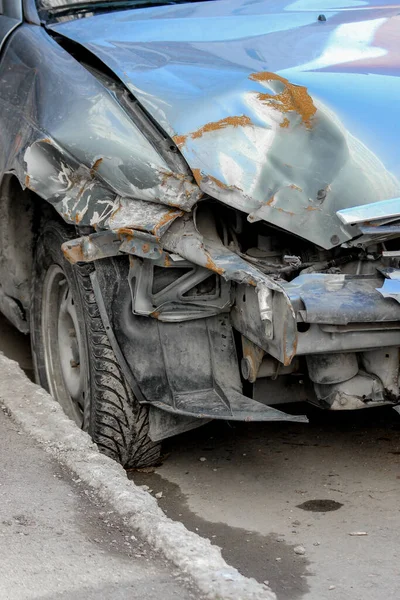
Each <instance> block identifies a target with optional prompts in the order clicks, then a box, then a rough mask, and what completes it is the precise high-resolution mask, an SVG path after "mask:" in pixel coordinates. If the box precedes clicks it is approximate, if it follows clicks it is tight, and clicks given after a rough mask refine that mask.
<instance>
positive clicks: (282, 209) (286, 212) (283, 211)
mask: <svg viewBox="0 0 400 600" xmlns="http://www.w3.org/2000/svg"><path fill="white" fill-rule="evenodd" d="M272 208H275V210H279V212H281V213H285V214H286V215H289V216H291V217H294V214H295V213H294V212H290V210H285V209H284V208H280V207H279V206H273V207H272Z"/></svg>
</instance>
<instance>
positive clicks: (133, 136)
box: [0, 25, 202, 237]
mask: <svg viewBox="0 0 400 600" xmlns="http://www.w3.org/2000/svg"><path fill="white" fill-rule="evenodd" d="M38 65H40V68H39V69H38V68H37V66H38ZM0 80H1V86H0V102H1V105H2V111H1V113H0V131H1V133H0V141H1V142H2V153H1V158H0V175H1V174H3V173H6V172H14V173H16V175H17V177H18V178H19V180H20V183H21V185H22V186H23V187H27V188H29V189H31V190H33V191H34V192H35V193H37V194H38V195H39V196H41V197H42V198H43V199H45V200H47V201H49V202H50V203H51V204H52V205H53V206H54V207H55V208H56V210H57V211H58V212H59V213H60V215H61V216H62V217H63V218H64V219H65V220H66V221H67V222H70V223H75V224H79V225H82V226H89V225H90V226H94V227H96V228H98V229H102V228H105V229H107V228H114V229H118V228H120V227H123V226H125V227H132V228H134V227H135V226H136V225H137V226H138V228H139V229H141V230H143V231H148V232H149V233H151V234H152V235H155V236H156V237H159V236H160V235H162V233H163V232H164V231H165V230H166V229H167V227H168V226H169V224H170V223H171V222H172V221H173V220H174V218H176V216H179V215H180V214H182V210H187V211H190V210H191V208H192V206H193V205H194V203H195V202H197V200H198V199H199V198H200V197H201V195H202V192H201V191H200V190H199V188H198V186H197V185H196V183H195V181H194V179H193V177H192V175H191V174H190V171H188V172H175V171H173V170H171V167H170V166H169V164H167V162H166V160H164V158H163V157H161V156H160V154H159V153H158V152H157V150H156V149H155V148H154V147H153V146H152V144H151V143H150V142H149V141H148V140H147V139H146V137H145V136H144V134H143V133H142V132H141V130H140V129H139V127H138V126H137V125H136V124H135V123H134V120H133V118H131V116H130V115H128V114H127V111H126V109H124V108H123V107H122V106H121V105H120V103H119V102H118V100H117V99H116V97H115V96H114V95H112V94H111V93H110V92H109V91H108V90H107V89H106V88H105V87H104V86H103V85H102V84H101V83H100V82H99V81H98V80H97V79H96V78H95V77H94V76H93V75H92V74H91V73H90V72H89V71H87V70H86V69H85V68H84V67H82V66H81V65H80V64H79V63H78V62H77V61H76V60H75V59H74V58H73V57H72V56H70V55H69V54H68V53H67V52H65V50H63V49H62V48H61V47H60V46H59V45H58V44H57V43H56V42H55V41H54V40H53V39H52V38H51V37H50V36H49V35H48V34H47V33H46V32H45V31H44V29H43V28H40V27H36V26H29V25H23V26H21V27H20V28H19V29H18V30H17V31H16V32H15V33H14V35H13V36H12V38H11V40H10V43H9V46H8V49H7V53H6V54H5V55H4V58H3V60H2V63H1V64H0ZM131 202H132V204H130V203H131ZM146 204H149V207H148V208H146V206H145V205H146ZM157 204H158V206H159V210H158V209H157V207H156V205H157ZM175 205H178V208H177V209H175V208H174V207H175ZM109 219H111V221H110V222H109V221H108V220H109Z"/></svg>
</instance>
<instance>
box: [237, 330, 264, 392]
mask: <svg viewBox="0 0 400 600" xmlns="http://www.w3.org/2000/svg"><path fill="white" fill-rule="evenodd" d="M242 349H243V356H244V358H247V359H248V364H249V367H250V373H249V377H248V380H249V381H250V383H254V382H255V381H256V379H257V373H258V370H259V368H260V365H261V362H262V359H263V358H264V355H265V350H263V349H262V348H260V347H259V346H256V344H254V343H253V342H251V341H250V340H249V339H247V338H246V337H245V336H243V335H242Z"/></svg>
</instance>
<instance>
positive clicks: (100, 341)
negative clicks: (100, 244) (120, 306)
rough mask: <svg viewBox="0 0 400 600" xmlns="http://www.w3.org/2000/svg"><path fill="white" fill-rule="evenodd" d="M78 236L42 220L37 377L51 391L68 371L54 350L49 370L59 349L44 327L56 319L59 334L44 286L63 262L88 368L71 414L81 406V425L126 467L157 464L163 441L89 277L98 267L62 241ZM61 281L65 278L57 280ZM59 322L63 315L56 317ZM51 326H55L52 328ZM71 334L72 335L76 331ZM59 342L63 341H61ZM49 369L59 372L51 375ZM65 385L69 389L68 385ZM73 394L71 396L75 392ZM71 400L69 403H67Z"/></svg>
mask: <svg viewBox="0 0 400 600" xmlns="http://www.w3.org/2000/svg"><path fill="white" fill-rule="evenodd" d="M73 237H76V236H75V235H74V232H73V230H69V229H68V228H67V227H66V226H64V225H63V224H62V223H59V222H56V221H52V220H48V221H46V222H45V223H44V224H43V226H42V229H41V232H40V235H39V237H38V240H37V243H36V248H35V256H34V263H33V277H32V302H31V313H30V320H31V340H32V354H33V362H34V369H35V376H36V380H37V383H39V385H41V386H42V387H44V388H45V389H47V390H48V391H51V390H52V387H53V390H54V389H57V390H58V387H57V385H61V386H63V385H64V387H65V378H64V377H63V371H62V370H61V369H60V368H58V367H57V365H58V364H61V362H60V360H61V359H57V356H54V359H53V356H52V357H51V359H50V364H51V371H49V367H48V365H49V362H48V359H46V356H47V357H48V356H49V354H50V355H51V354H52V353H53V354H54V353H55V354H57V349H55V350H54V349H53V346H54V344H53V346H52V349H51V350H49V349H48V346H49V344H51V342H48V341H46V340H48V339H50V336H46V333H45V332H46V331H47V329H46V326H47V325H48V323H54V329H56V331H54V332H53V331H52V332H51V336H53V334H54V336H56V335H57V336H59V330H58V328H57V327H58V325H57V324H56V321H48V317H47V315H48V314H53V313H52V312H51V311H52V310H53V309H52V306H51V304H52V302H51V300H50V301H49V300H48V299H49V294H48V293H47V294H46V290H45V289H44V286H45V285H47V284H46V283H45V282H46V281H47V279H46V274H48V273H49V272H50V271H49V270H50V269H52V270H53V271H54V270H55V269H56V270H58V271H59V269H58V267H60V268H61V270H62V274H63V275H62V276H65V280H66V282H64V284H65V285H68V286H69V287H68V292H67V295H68V294H71V296H72V299H71V300H70V301H71V303H72V304H73V306H74V314H76V317H77V320H78V323H79V334H78V336H79V363H78V364H79V369H82V373H83V374H82V378H81V379H80V381H81V382H82V383H81V388H82V401H81V402H80V403H79V405H78V404H76V407H75V408H72V409H71V410H74V411H75V412H74V414H73V415H72V414H70V415H69V416H73V418H75V420H77V417H76V414H77V413H78V412H79V411H81V415H82V416H81V422H80V423H79V425H80V426H81V427H82V429H84V430H85V431H87V432H88V433H89V434H90V435H91V437H92V439H93V441H94V442H95V443H96V444H97V446H98V448H99V450H100V451H101V452H103V453H104V454H106V455H107V456H110V457H111V458H113V459H115V460H117V461H118V462H120V463H121V464H122V465H123V466H124V467H125V468H134V467H135V468H140V467H146V466H150V465H154V464H157V462H158V461H159V458H160V450H161V447H160V444H158V443H154V442H152V441H151V440H150V438H149V435H148V432H149V416H148V407H147V406H146V405H141V404H139V402H138V401H137V400H136V398H135V396H134V394H133V392H132V390H131V388H130V386H129V385H128V383H127V381H126V379H125V377H124V375H123V373H122V371H121V368H120V366H119V364H118V360H117V358H116V356H115V354H114V352H113V349H112V347H111V345H110V342H109V339H108V336H107V334H106V331H105V329H104V325H103V321H102V319H101V317H100V312H99V309H98V306H97V302H96V299H95V295H94V293H93V288H92V283H91V279H90V274H91V272H92V271H93V270H94V267H93V265H90V264H84V263H80V264H78V265H71V264H70V263H69V262H68V261H67V260H66V259H65V258H64V256H63V253H62V250H61V244H62V243H63V242H65V241H66V240H68V239H71V238H73ZM52 265H53V266H52ZM47 277H48V276H47ZM62 284H63V283H62V282H61V283H59V284H58V285H59V286H61V285H62ZM54 285H55V284H54ZM60 294H61V292H60ZM59 303H60V301H59ZM53 304H54V303H53ZM47 305H49V306H47ZM44 310H45V311H46V312H45V313H44V312H43V311H44ZM57 310H58V309H57ZM53 312H54V311H53ZM54 314H56V312H54ZM43 315H45V316H43ZM59 322H60V321H59V319H58V321H57V323H59ZM43 324H45V326H43ZM48 330H49V331H50V328H48ZM70 335H71V336H72V334H70ZM60 339H61V338H60ZM60 343H61V342H58V344H60ZM46 344H47V346H46ZM59 347H60V346H59ZM46 352H47V354H46ZM60 356H61V351H60ZM46 360H47V363H46ZM70 362H71V361H70ZM82 363H83V366H82ZM46 365H47V366H46ZM73 366H75V365H73ZM49 372H51V373H53V374H54V376H52V377H49ZM80 372H81V371H80ZM49 379H51V380H52V381H49ZM60 381H61V384H60V383H59V382H60ZM55 382H57V385H56V383H55ZM60 389H61V388H60ZM65 390H67V388H66V387H65ZM57 394H58V395H59V396H60V397H61V398H63V399H64V398H65V396H64V392H63V390H62V389H61V391H60V392H58V391H57V393H55V394H53V395H55V396H57ZM67 395H68V390H67ZM68 397H69V399H70V400H71V395H68ZM56 399H58V398H56ZM66 402H68V399H67V400H66ZM61 403H62V402H61ZM68 406H69V405H68ZM68 406H67V405H65V406H64V409H65V408H66V407H67V408H68ZM75 409H76V410H75ZM66 412H67V414H68V410H66Z"/></svg>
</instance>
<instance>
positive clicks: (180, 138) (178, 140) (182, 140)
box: [172, 135, 187, 148]
mask: <svg viewBox="0 0 400 600" xmlns="http://www.w3.org/2000/svg"><path fill="white" fill-rule="evenodd" d="M172 139H173V140H174V142H175V144H176V145H177V146H178V148H182V146H184V145H185V144H186V140H187V135H174V137H173V138H172Z"/></svg>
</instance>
